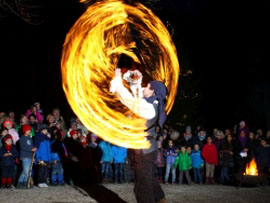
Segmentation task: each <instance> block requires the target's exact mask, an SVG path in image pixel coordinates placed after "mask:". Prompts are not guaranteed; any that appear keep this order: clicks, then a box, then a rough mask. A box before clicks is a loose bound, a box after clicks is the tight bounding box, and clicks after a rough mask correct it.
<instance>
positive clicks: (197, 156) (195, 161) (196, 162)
mask: <svg viewBox="0 0 270 203" xmlns="http://www.w3.org/2000/svg"><path fill="white" fill-rule="evenodd" d="M191 160H192V168H201V167H202V166H203V164H204V161H203V159H202V156H201V151H200V150H198V151H195V150H193V151H192V153H191Z"/></svg>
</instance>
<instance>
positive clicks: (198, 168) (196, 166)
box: [191, 144, 204, 185]
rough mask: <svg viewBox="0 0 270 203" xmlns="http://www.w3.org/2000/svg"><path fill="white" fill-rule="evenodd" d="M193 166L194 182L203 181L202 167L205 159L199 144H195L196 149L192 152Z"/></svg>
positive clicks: (200, 182)
mask: <svg viewBox="0 0 270 203" xmlns="http://www.w3.org/2000/svg"><path fill="white" fill-rule="evenodd" d="M191 160H192V168H193V181H194V183H199V184H200V185H201V184H202V183H203V180H202V168H203V166H204V161H203V159H202V156H201V151H200V147H199V145H198V144H195V145H194V150H193V151H192V154H191Z"/></svg>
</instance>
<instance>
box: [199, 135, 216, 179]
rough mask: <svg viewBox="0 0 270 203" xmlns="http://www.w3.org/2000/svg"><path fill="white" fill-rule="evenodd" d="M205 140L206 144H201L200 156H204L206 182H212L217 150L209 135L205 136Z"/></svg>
mask: <svg viewBox="0 0 270 203" xmlns="http://www.w3.org/2000/svg"><path fill="white" fill-rule="evenodd" d="M206 141H207V144H205V145H204V146H203V150H202V157H203V158H204V161H205V166H206V184H213V183H214V172H215V165H217V164H218V152H217V148H216V145H214V144H213V140H212V138H211V137H210V136H209V137H207V139H206Z"/></svg>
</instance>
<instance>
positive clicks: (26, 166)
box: [17, 125, 37, 189]
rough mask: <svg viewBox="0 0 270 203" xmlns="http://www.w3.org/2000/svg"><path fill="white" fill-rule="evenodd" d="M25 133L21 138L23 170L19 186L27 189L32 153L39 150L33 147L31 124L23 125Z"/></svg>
mask: <svg viewBox="0 0 270 203" xmlns="http://www.w3.org/2000/svg"><path fill="white" fill-rule="evenodd" d="M22 130H23V135H22V136H21V138H20V141H19V143H20V159H21V160H22V167H23V170H22V172H21V175H20V177H19V180H18V184H17V188H18V189H26V186H27V180H28V175H29V170H30V167H31V164H32V153H33V152H35V151H36V150H37V148H34V147H33V141H32V138H31V137H30V135H31V132H32V127H31V126H30V125H23V127H22Z"/></svg>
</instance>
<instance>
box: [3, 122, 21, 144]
mask: <svg viewBox="0 0 270 203" xmlns="http://www.w3.org/2000/svg"><path fill="white" fill-rule="evenodd" d="M3 126H4V128H7V129H8V134H10V135H11V137H12V140H13V144H14V145H16V142H17V141H18V140H19V135H18V133H17V131H16V130H15V129H14V128H13V127H12V126H13V123H12V122H11V121H9V120H6V121H5V122H4V124H3Z"/></svg>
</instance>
